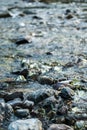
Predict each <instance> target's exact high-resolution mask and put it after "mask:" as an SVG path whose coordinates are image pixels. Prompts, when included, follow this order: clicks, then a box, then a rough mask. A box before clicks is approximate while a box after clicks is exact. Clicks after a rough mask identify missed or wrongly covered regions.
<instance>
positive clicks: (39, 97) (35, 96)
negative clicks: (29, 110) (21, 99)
mask: <svg viewBox="0 0 87 130" xmlns="http://www.w3.org/2000/svg"><path fill="white" fill-rule="evenodd" d="M55 93H56V91H55V90H53V89H39V90H36V91H35V92H32V93H29V94H28V95H27V99H28V100H30V101H34V102H35V103H38V102H41V101H43V100H44V99H46V98H48V97H50V96H53V95H54V94H55Z"/></svg>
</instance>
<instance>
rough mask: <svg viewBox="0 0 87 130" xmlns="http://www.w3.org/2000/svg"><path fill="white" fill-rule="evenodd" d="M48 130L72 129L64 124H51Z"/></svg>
mask: <svg viewBox="0 0 87 130" xmlns="http://www.w3.org/2000/svg"><path fill="white" fill-rule="evenodd" d="M48 130H74V129H73V128H72V127H70V126H68V125H65V124H52V125H50V127H49V128H48Z"/></svg>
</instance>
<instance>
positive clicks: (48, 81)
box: [38, 76, 54, 85]
mask: <svg viewBox="0 0 87 130" xmlns="http://www.w3.org/2000/svg"><path fill="white" fill-rule="evenodd" d="M38 81H39V83H41V84H48V85H52V84H53V83H54V80H53V79H52V78H49V77H47V76H39V77H38Z"/></svg>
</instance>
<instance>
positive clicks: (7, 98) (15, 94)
mask: <svg viewBox="0 0 87 130" xmlns="http://www.w3.org/2000/svg"><path fill="white" fill-rule="evenodd" d="M15 97H16V98H20V99H22V100H23V92H13V93H8V94H6V95H5V96H4V99H5V101H6V102H7V101H10V100H13V99H15Z"/></svg>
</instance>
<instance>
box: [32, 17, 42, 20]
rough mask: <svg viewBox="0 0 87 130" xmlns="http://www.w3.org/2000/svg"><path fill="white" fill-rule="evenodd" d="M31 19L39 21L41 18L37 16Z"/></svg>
mask: <svg viewBox="0 0 87 130" xmlns="http://www.w3.org/2000/svg"><path fill="white" fill-rule="evenodd" d="M33 19H38V20H41V19H42V18H41V17H39V16H33Z"/></svg>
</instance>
